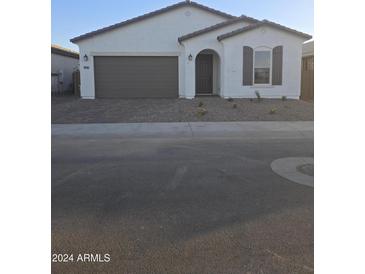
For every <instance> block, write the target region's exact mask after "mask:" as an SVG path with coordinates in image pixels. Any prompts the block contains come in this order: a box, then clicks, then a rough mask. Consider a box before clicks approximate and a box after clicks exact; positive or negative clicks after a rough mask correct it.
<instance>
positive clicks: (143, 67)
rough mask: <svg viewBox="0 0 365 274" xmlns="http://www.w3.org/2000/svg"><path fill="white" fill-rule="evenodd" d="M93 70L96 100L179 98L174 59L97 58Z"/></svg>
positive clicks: (158, 57)
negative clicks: (97, 98)
mask: <svg viewBox="0 0 365 274" xmlns="http://www.w3.org/2000/svg"><path fill="white" fill-rule="evenodd" d="M94 71H95V92H96V97H99V98H102V97H104V98H142V97H143V98H153V97H155V98H163V97H170V98H171V97H173V98H177V97H178V58H177V57H174V56H163V57H161V56H148V57H146V56H143V57H142V56H97V57H94Z"/></svg>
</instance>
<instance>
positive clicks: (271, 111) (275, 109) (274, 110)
mask: <svg viewBox="0 0 365 274" xmlns="http://www.w3.org/2000/svg"><path fill="white" fill-rule="evenodd" d="M277 110H278V109H277V108H272V109H270V114H275V113H276V112H277Z"/></svg>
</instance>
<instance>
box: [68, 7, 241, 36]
mask: <svg viewBox="0 0 365 274" xmlns="http://www.w3.org/2000/svg"><path fill="white" fill-rule="evenodd" d="M184 6H191V7H196V8H199V9H202V10H205V11H208V12H211V13H214V14H217V15H220V16H222V17H225V18H227V19H232V18H236V17H235V16H233V15H230V14H227V13H224V12H222V11H219V10H215V9H212V8H210V7H207V6H204V5H201V4H198V3H196V2H192V1H182V2H179V3H176V4H174V5H171V6H168V7H165V8H162V9H159V10H156V11H153V12H150V13H146V14H144V15H141V16H138V17H135V18H132V19H129V20H126V21H123V22H120V23H117V24H114V25H111V26H108V27H105V28H101V29H98V30H95V31H92V32H89V33H86V34H83V35H80V36H77V37H75V38H72V39H71V40H70V41H71V42H73V43H75V42H77V41H80V40H83V39H86V38H90V37H93V36H95V35H98V34H100V33H104V32H107V31H110V30H114V29H116V28H120V27H123V26H126V25H129V24H132V23H135V22H139V21H142V20H144V19H147V18H151V17H153V16H156V15H159V14H162V13H165V12H168V11H171V10H174V9H177V8H180V7H184Z"/></svg>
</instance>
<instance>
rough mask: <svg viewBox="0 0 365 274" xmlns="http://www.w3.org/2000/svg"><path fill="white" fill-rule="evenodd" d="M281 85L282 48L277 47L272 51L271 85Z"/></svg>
mask: <svg viewBox="0 0 365 274" xmlns="http://www.w3.org/2000/svg"><path fill="white" fill-rule="evenodd" d="M282 83H283V46H277V47H275V48H274V49H273V50H272V84H273V85H282Z"/></svg>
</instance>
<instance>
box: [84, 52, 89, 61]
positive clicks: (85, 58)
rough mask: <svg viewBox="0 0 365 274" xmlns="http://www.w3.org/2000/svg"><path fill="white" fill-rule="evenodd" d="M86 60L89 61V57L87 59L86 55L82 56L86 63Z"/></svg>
mask: <svg viewBox="0 0 365 274" xmlns="http://www.w3.org/2000/svg"><path fill="white" fill-rule="evenodd" d="M87 60H89V57H87V55H86V54H85V55H84V61H85V62H87Z"/></svg>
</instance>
